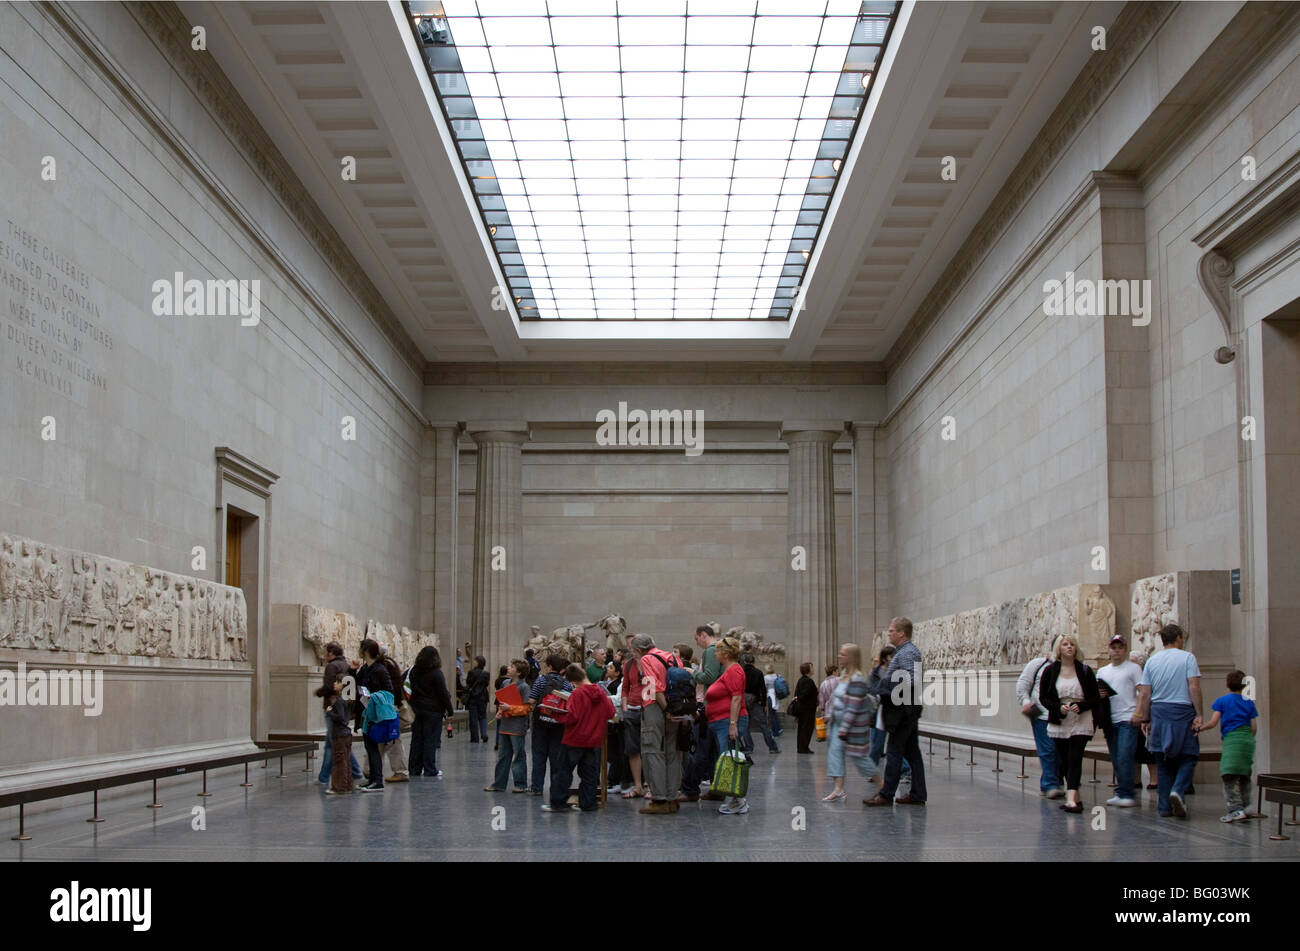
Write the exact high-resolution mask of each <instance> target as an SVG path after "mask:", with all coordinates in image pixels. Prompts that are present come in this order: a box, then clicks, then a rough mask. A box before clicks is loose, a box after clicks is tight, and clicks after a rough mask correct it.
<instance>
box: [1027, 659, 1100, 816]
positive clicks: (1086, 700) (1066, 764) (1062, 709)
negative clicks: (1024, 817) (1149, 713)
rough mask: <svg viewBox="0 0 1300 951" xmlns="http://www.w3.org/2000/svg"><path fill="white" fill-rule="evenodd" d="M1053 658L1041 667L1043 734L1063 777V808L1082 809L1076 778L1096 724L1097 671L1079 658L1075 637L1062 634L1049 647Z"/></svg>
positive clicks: (1080, 772)
mask: <svg viewBox="0 0 1300 951" xmlns="http://www.w3.org/2000/svg"><path fill="white" fill-rule="evenodd" d="M1052 657H1053V658H1054V660H1053V662H1052V663H1051V664H1049V665H1048V667H1047V669H1046V670H1044V671H1043V679H1042V681H1041V684H1040V686H1039V689H1038V697H1039V702H1040V703H1042V705H1043V707H1044V709H1046V710H1047V735H1048V736H1050V737H1051V738H1052V739H1053V740H1054V741H1055V743H1056V761H1057V763H1058V764H1059V765H1060V769H1061V773H1062V775H1063V776H1064V777H1065V804H1064V805H1062V806H1061V808H1062V809H1064V810H1065V811H1066V812H1073V813H1079V812H1083V803H1081V802H1079V781H1080V780H1081V779H1082V777H1083V751H1084V749H1085V748H1086V747H1087V745H1088V741H1089V740H1091V739H1092V734H1093V731H1094V730H1095V729H1096V724H1095V723H1094V721H1093V710H1095V709H1096V708H1097V707H1098V705H1099V704H1100V703H1101V693H1100V691H1098V689H1097V675H1096V674H1095V673H1093V670H1092V668H1091V667H1089V666H1088V665H1087V664H1085V663H1084V662H1083V661H1081V660H1080V659H1079V639H1078V638H1077V637H1075V636H1074V635H1073V634H1062V635H1061V636H1060V637H1059V638H1057V641H1056V646H1055V647H1054V648H1053V649H1052Z"/></svg>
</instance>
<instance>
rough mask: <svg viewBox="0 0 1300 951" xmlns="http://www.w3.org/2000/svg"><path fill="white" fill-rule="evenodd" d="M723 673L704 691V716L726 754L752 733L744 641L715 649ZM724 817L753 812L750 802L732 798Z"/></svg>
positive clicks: (722, 810) (726, 641) (728, 641)
mask: <svg viewBox="0 0 1300 951" xmlns="http://www.w3.org/2000/svg"><path fill="white" fill-rule="evenodd" d="M714 650H715V651H716V653H717V658H718V663H720V664H721V665H722V673H721V674H719V675H718V679H717V680H715V681H713V683H711V684H709V689H708V690H706V691H705V692H704V715H705V716H706V717H708V720H709V732H710V733H711V734H713V740H714V742H715V743H716V744H717V747H718V749H719V750H722V751H726V750H727V749H729V748H731V747H738V746H739V745H740V738H741V737H742V736H747V735H748V734H749V715H748V714H749V711H748V710H747V709H746V707H745V671H744V668H742V667H741V665H740V664H739V663H737V661H739V660H740V642H739V641H738V640H737V639H736V638H734V637H724V638H723V639H722V640H720V641H718V642H717V643H716V645H715V647H714ZM718 812H720V813H722V814H723V815H724V816H738V815H744V814H745V813H746V812H749V801H748V800H747V799H737V798H735V797H732V796H728V797H727V800H726V802H724V803H723V804H722V805H721V806H719V807H718Z"/></svg>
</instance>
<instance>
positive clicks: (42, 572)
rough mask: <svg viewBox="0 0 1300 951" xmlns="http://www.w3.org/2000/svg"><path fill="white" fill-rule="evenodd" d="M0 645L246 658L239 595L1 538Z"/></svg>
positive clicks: (243, 612)
mask: <svg viewBox="0 0 1300 951" xmlns="http://www.w3.org/2000/svg"><path fill="white" fill-rule="evenodd" d="M0 647H13V648H19V649H24V650H57V651H77V652H84V653H91V654H136V655H140V656H144V657H191V658H199V659H207V660H233V661H244V660H247V659H248V608H247V605H246V604H245V602H244V592H242V591H241V590H239V589H238V588H232V587H229V586H227V585H224V584H217V583H216V582H214V581H205V580H203V579H202V578H191V577H189V576H187V575H177V574H172V573H171V572H167V571H160V570H159V569H157V568H149V567H146V566H144V565H132V564H128V563H127V562H125V561H118V560H117V559H116V558H107V557H105V556H103V555H93V554H90V553H88V552H83V551H70V550H68V549H66V548H56V547H55V546H53V545H46V544H43V543H41V542H37V541H33V540H32V539H30V538H23V537H22V536H19V535H0Z"/></svg>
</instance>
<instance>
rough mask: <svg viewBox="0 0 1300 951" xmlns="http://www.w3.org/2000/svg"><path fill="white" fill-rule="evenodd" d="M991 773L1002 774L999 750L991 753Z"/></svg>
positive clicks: (1000, 752)
mask: <svg viewBox="0 0 1300 951" xmlns="http://www.w3.org/2000/svg"><path fill="white" fill-rule="evenodd" d="M993 772H995V773H1000V772H1002V751H1001V750H994V751H993Z"/></svg>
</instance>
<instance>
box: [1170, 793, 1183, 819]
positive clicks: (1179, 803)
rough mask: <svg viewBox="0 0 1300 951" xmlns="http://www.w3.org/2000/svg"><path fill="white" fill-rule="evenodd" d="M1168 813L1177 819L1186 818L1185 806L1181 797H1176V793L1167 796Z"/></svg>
mask: <svg viewBox="0 0 1300 951" xmlns="http://www.w3.org/2000/svg"><path fill="white" fill-rule="evenodd" d="M1169 811H1170V812H1172V813H1173V814H1174V815H1176V816H1177V817H1178V818H1179V819H1186V818H1187V806H1186V804H1184V802H1183V797H1182V796H1180V795H1178V793H1176V792H1171V793H1170V794H1169Z"/></svg>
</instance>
